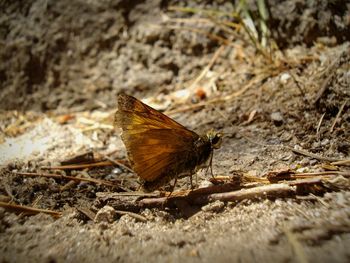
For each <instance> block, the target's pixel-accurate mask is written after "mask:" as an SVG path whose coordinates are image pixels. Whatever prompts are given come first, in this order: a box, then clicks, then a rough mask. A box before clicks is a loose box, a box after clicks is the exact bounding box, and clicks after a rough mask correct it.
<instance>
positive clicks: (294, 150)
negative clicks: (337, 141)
mask: <svg viewBox="0 0 350 263" xmlns="http://www.w3.org/2000/svg"><path fill="white" fill-rule="evenodd" d="M285 147H286V148H288V149H289V150H291V151H292V152H295V153H298V154H301V155H305V156H308V157H311V158H314V159H317V160H322V161H328V162H337V161H339V159H336V158H331V157H323V156H319V155H317V154H314V153H309V152H307V151H305V150H301V149H295V148H292V147H289V146H285Z"/></svg>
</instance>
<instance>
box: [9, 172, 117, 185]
mask: <svg viewBox="0 0 350 263" xmlns="http://www.w3.org/2000/svg"><path fill="white" fill-rule="evenodd" d="M13 174H15V175H22V176H32V177H47V178H56V179H66V180H72V181H76V182H81V181H83V182H90V183H95V184H102V185H108V186H116V184H114V183H112V182H109V181H105V180H99V179H94V178H81V177H74V176H68V175H61V174H47V173H25V172H13Z"/></svg>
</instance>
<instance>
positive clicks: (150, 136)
mask: <svg viewBox="0 0 350 263" xmlns="http://www.w3.org/2000/svg"><path fill="white" fill-rule="evenodd" d="M115 124H116V126H117V127H120V128H122V130H123V133H122V140H123V142H124V144H125V147H126V150H127V153H128V157H129V160H130V162H131V165H132V167H133V170H134V171H135V172H136V173H137V175H138V176H139V177H140V178H141V179H142V182H143V188H144V190H146V191H153V190H155V189H157V188H159V187H161V186H163V185H165V184H167V183H168V182H169V181H170V180H171V179H174V178H175V183H176V179H177V178H178V177H183V176H186V175H187V176H190V177H191V184H192V175H193V174H194V173H195V172H196V171H197V169H199V168H203V165H204V164H206V162H207V161H208V159H209V158H210V167H211V160H212V156H213V150H214V149H218V148H219V147H220V146H221V141H222V135H221V134H220V133H216V132H213V131H210V132H208V133H207V134H206V135H203V136H200V135H198V134H197V133H195V132H193V131H190V130H188V129H187V128H185V127H184V126H182V125H181V124H179V123H177V122H176V121H174V120H172V119H170V118H169V117H167V116H166V115H164V114H162V113H160V112H159V111H157V110H155V109H153V108H151V107H150V106H147V105H146V104H144V103H142V102H141V101H139V100H137V99H136V98H134V97H132V96H129V95H126V94H120V95H119V96H118V110H117V112H116V114H115ZM174 186H175V184H174Z"/></svg>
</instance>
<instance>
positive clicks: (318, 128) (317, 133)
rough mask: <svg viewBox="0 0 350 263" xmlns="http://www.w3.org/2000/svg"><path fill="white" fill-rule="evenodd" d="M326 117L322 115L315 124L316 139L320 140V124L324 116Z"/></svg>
mask: <svg viewBox="0 0 350 263" xmlns="http://www.w3.org/2000/svg"><path fill="white" fill-rule="evenodd" d="M325 115H326V113H323V114H322V116H321V118H320V120H319V121H318V124H317V128H316V136H317V138H318V139H320V128H321V124H322V122H323V118H324V116H325Z"/></svg>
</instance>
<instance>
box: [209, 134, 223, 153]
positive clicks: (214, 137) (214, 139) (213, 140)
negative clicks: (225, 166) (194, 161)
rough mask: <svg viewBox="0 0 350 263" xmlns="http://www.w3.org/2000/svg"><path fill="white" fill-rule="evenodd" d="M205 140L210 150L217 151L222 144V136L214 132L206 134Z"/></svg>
mask: <svg viewBox="0 0 350 263" xmlns="http://www.w3.org/2000/svg"><path fill="white" fill-rule="evenodd" d="M206 136H207V138H208V140H209V142H210V144H211V147H212V149H219V148H220V147H221V144H222V134H221V133H219V132H216V131H214V130H210V131H209V132H208V133H207V135H206Z"/></svg>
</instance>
